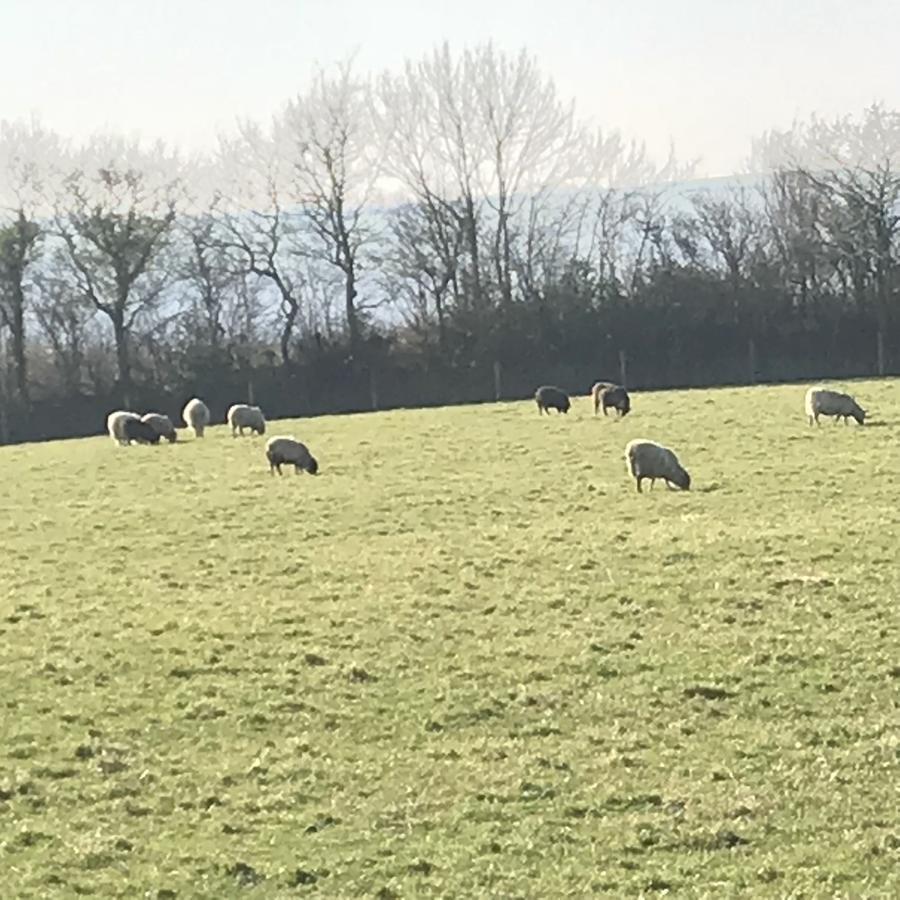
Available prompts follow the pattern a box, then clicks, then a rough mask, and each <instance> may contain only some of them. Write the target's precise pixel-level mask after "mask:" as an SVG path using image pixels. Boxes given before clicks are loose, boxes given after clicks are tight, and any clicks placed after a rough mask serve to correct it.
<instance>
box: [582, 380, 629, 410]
mask: <svg viewBox="0 0 900 900" xmlns="http://www.w3.org/2000/svg"><path fill="white" fill-rule="evenodd" d="M591 397H593V399H594V415H595V416H596V415H597V412H598V410H599V409H600V408H601V407H602V408H603V415H604V416H605V415H606V410H607V409H614V410H616V412H617V413H618V414H619V416H627V415H628V413H630V412H631V399H630V398H629V396H628V391H626V390H625V388H623V387H622V386H621V385H618V384H611V383H610V382H608V381H598V382H597V383H596V384H595V385H594V386H593V387H592V388H591Z"/></svg>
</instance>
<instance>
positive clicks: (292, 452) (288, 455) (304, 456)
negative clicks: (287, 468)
mask: <svg viewBox="0 0 900 900" xmlns="http://www.w3.org/2000/svg"><path fill="white" fill-rule="evenodd" d="M266 459H267V460H268V461H269V474H270V475H274V474H275V470H276V469H277V470H278V474H279V475H281V474H282V472H281V467H282V465H284V464H285V463H287V464H288V465H292V466H294V468H295V469H296V470H297V474H298V475H299V474H300V473H301V472H309V474H310V475H316V474H318V471H319V464H318V462H316V460H315V458H314V457H313V456H312V454H311V453H310V452H309V450H308V449H307V448H306V445H305V444H301V443H300V442H299V441H298V440H295V439H294V438H292V437H273V438H269V440H268V441H267V442H266Z"/></svg>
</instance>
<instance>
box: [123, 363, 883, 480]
mask: <svg viewBox="0 0 900 900" xmlns="http://www.w3.org/2000/svg"><path fill="white" fill-rule="evenodd" d="M534 399H535V401H536V402H537V407H538V412H539V413H540V414H541V415H543V414H544V413H547V414H548V415H549V414H550V410H551V409H555V410H556V411H557V413H567V412H568V411H569V409H570V408H571V405H572V403H571V401H570V399H569V395H568V394H567V393H566V392H565V391H563V390H560V389H559V388H557V387H553V386H551V385H544V386H543V387H539V388H538V389H537V391H536V392H535V395H534ZM591 399H592V401H593V406H594V415H597V413H598V412H600V410H602V411H603V415H608V412H607V411H608V410H610V409H614V410H616V412H617V414H618V415H619V416H620V417H622V416H626V415H628V413H629V412H631V398H630V397H629V396H628V392H627V391H626V390H625V388H624V387H622V386H621V385H618V384H612V383H611V382H608V381H598V382H597V383H596V384H595V385H594V386H593V388H591ZM805 410H806V416H807V419H808V420H809V424H810V425H813V424H816V425H818V424H819V416H834V418H835V421H837V420H838V419H843V420H844V423H845V424H847V422H848V420H849V419H851V418H852V419H855V420H856V421H857V422H858V423H859V424H860V425H862V424H864V422H865V418H866V411H865V410H864V409H863V408H862V407H861V406H860V405H859V404H858V403H857V402H856V400H855V399H854V398H853V397H851V396H850V395H849V394H842V393H840V392H838V391H832V390H828V389H826V388H818V387H817V388H810V389H809V390H808V391H807V392H806V401H805ZM182 418H183V419H184V423H185V425H186V426H187V427H188V428H191V429H192V430H193V432H194V435H195V437H198V438H202V437H203V432H204V430H205V429H206V427H207V425H209V422H210V413H209V407H208V406H207V405H206V404H205V403H204V402H203V401H202V400H199V399H197V398H196V397H195V398H194V399H192V400H189V401H188V403H187V404H186V405H185V407H184V410H183V411H182ZM226 421H227V422H228V424H229V425H230V426H231V434H232V436H233V437H237V436H238V435H243V434H244V429H248V430H249V431H251V432H253V433H255V434H258V435H264V434H265V433H266V419H265V416H264V415H263V412H262V410H261V409H260V408H259V407H258V406H248V405H247V404H245V403H238V404H235V405H234V406H232V407H231V408H230V409H229V410H228V414H227V416H226ZM106 429H107V431H108V432H109V436H110V437H111V438H112V439H113V440H114V441H115V442H116V443H118V444H121V445H123V446H128V445H129V444H131V443H138V444H158V443H159V442H160V440H161V439H163V438H164V439H165V440H167V441H170V442H174V441H176V440H177V434H176V432H175V426H174V425H173V424H172V421H171V419H170V418H169V417H168V416H165V415H163V414H162V413H155V412H150V413H147V414H146V415H143V416H140V415H138V414H137V413H135V412H128V411H125V410H117V411H116V412H112V413H110V414H109V416H107V419H106ZM266 459H267V460H268V463H269V473H270V474H274V473H275V472H276V471H277V472H278V474H279V475H281V474H282V471H281V467H282V466H284V465H288V466H294V468H295V470H296V472H297V474H298V475H299V474H300V473H301V472H308V473H309V474H310V475H316V474H317V473H318V471H319V464H318V462H317V461H316V459H315V458H314V457H313V456H312V454H311V453H310V452H309V449H308V448H307V447H306V445H305V444H302V443H300V441H298V440H296V439H295V438H293V437H285V436H279V437H272V438H269V440H268V441H267V442H266ZM625 462H626V465H627V467H628V472H629V474H630V475H631V477H632V478H634V480H635V482H636V484H637V489H638V491H639V492H640V491H641V490H642V484H643V482H644V481H645V480H649V481H650V488H651V490H652V488H653V485H654V484H655V483H656V480H657V479H661V480H662V481H664V482H665V483H666V486H667V487H669V488H671V487H672V486H673V485H674V486H675V487H678V488H680V489H681V490H683V491H687V490H690V487H691V476H690V475H689V474H688V471H687V470H686V469H685V468H684V466H682V465H681V463H680V462H679V460H678V457H677V456H676V455H675V453H674V452H673V451H672V450H670V449H669V448H668V447H664V446H662V444H657V443H656V442H655V441H649V440H643V439H638V440H633V441H629V442H628V444H627V445H626V447H625Z"/></svg>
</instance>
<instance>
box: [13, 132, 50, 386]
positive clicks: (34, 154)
mask: <svg viewBox="0 0 900 900" xmlns="http://www.w3.org/2000/svg"><path fill="white" fill-rule="evenodd" d="M63 152H64V151H63V147H62V144H61V142H60V140H59V138H58V137H57V136H56V135H55V134H53V133H52V132H50V131H47V130H46V129H44V128H43V127H42V126H41V125H40V124H39V123H38V122H35V121H32V122H27V123H25V122H16V123H9V122H0V325H2V326H5V327H6V328H7V329H8V330H9V333H10V337H11V339H12V361H13V369H14V386H15V393H16V395H17V397H18V400H19V401H20V402H22V403H25V404H27V403H28V399H29V391H28V372H27V353H26V307H27V304H28V297H29V275H30V273H31V271H32V270H33V268H34V263H35V261H36V259H37V257H38V255H39V253H40V249H41V243H42V228H41V225H40V224H39V220H40V218H41V214H42V212H44V209H43V200H44V194H45V192H46V191H47V189H48V184H47V181H48V176H49V173H50V169H51V167H52V165H53V164H54V163H58V161H59V159H60V158H61V156H62V154H63Z"/></svg>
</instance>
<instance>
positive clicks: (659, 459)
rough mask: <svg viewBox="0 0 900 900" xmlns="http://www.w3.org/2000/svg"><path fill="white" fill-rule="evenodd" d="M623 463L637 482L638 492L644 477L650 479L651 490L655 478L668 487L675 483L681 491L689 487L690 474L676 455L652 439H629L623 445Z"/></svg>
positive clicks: (687, 489)
mask: <svg viewBox="0 0 900 900" xmlns="http://www.w3.org/2000/svg"><path fill="white" fill-rule="evenodd" d="M625 463H626V465H627V466H628V471H629V473H630V474H631V475H632V477H633V478H634V479H635V481H636V482H637V489H638V493H640V492H641V482H642V481H643V480H644V479H645V478H649V479H650V489H651V490H652V489H653V484H654V482H655V481H656V479H657V478H662V479H663V480H664V481H665V482H666V486H667V487H670V488H671V486H672V485H673V484H675V485H677V486H678V487H680V488H681V489H682V490H683V491H689V490H690V489H691V476H690V475H688V473H687V470H685V469H684V468H683V467H682V465H681V463H680V462H678V457H677V456H675V454H674V453H673V452H672V451H671V450H669V448H668V447H663V446H661V445H660V444H656V443H654V442H653V441H647V440H634V441H629V442H628V444H627V445H626V447H625Z"/></svg>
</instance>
